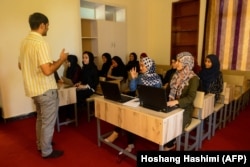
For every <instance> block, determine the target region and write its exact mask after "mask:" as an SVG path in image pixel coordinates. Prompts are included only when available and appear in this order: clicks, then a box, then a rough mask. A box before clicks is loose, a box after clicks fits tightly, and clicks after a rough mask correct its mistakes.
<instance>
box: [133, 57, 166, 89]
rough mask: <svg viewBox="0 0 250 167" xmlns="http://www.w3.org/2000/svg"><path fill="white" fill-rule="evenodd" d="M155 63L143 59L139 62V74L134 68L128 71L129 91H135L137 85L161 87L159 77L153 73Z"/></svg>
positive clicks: (145, 58)
mask: <svg viewBox="0 0 250 167" xmlns="http://www.w3.org/2000/svg"><path fill="white" fill-rule="evenodd" d="M155 69H156V68H155V62H154V60H152V59H150V58H149V57H144V58H142V59H141V60H140V74H138V73H137V72H136V69H135V68H132V69H131V70H130V74H131V78H132V80H131V81H130V90H131V91H135V90H136V89H137V85H146V86H153V87H161V86H162V82H161V78H160V76H159V75H158V74H157V73H156V72H155Z"/></svg>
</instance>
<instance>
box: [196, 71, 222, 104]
mask: <svg viewBox="0 0 250 167" xmlns="http://www.w3.org/2000/svg"><path fill="white" fill-rule="evenodd" d="M204 82H206V81H205V80H202V79H201V80H200V86H199V90H200V91H204V92H205V93H206V94H207V93H213V94H215V102H216V101H217V100H219V99H220V94H221V92H222V91H223V77H222V73H221V71H220V72H219V75H218V77H217V78H216V79H214V80H213V81H212V82H210V83H209V84H208V85H207V86H205V84H206V83H204Z"/></svg>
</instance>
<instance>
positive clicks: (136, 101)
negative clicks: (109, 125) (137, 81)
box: [123, 98, 140, 107]
mask: <svg viewBox="0 0 250 167" xmlns="http://www.w3.org/2000/svg"><path fill="white" fill-rule="evenodd" d="M123 105H125V106H130V107H138V106H139V105H140V101H139V98H134V99H132V100H129V101H127V102H126V103H123Z"/></svg>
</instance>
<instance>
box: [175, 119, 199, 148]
mask: <svg viewBox="0 0 250 167" xmlns="http://www.w3.org/2000/svg"><path fill="white" fill-rule="evenodd" d="M195 128H196V132H195V136H193V135H191V134H190V133H191V132H192V131H193V130H195ZM200 131H201V121H200V120H199V119H196V118H192V121H191V123H190V125H189V126H188V127H186V128H185V129H184V132H183V134H182V135H180V136H178V137H177V145H179V146H177V148H180V146H181V145H182V146H184V151H191V150H193V149H195V151H198V149H199V137H200ZM182 136H184V143H181V137H182Z"/></svg>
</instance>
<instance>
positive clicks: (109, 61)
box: [99, 53, 112, 77]
mask: <svg viewBox="0 0 250 167" xmlns="http://www.w3.org/2000/svg"><path fill="white" fill-rule="evenodd" d="M102 56H104V57H106V59H107V61H106V62H105V63H103V65H102V69H101V71H100V74H99V75H100V76H103V77H106V76H107V73H108V71H109V68H110V66H111V64H112V59H111V55H110V54H109V53H103V54H102Z"/></svg>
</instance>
